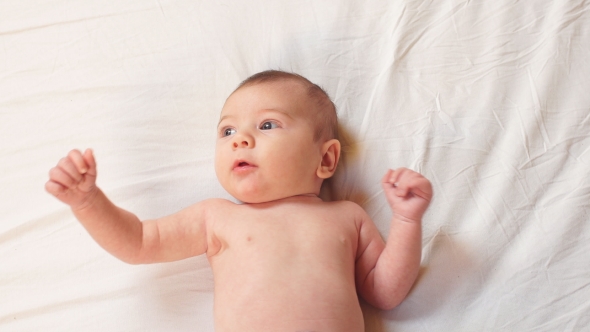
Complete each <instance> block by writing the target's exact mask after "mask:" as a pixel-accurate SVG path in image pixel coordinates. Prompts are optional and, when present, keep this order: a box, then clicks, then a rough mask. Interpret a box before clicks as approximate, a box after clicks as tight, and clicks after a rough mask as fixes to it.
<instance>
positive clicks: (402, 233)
mask: <svg viewBox="0 0 590 332" xmlns="http://www.w3.org/2000/svg"><path fill="white" fill-rule="evenodd" d="M336 135H337V118H336V111H335V107H334V104H333V103H332V101H331V100H330V99H329V97H328V96H327V94H326V93H325V92H324V91H323V90H322V89H321V88H320V87H318V86H317V85H315V84H313V83H311V82H310V81H308V80H307V79H305V78H304V77H302V76H299V75H296V74H291V73H286V72H281V71H266V72H262V73H258V74H256V75H254V76H251V77H250V78H248V79H247V80H246V81H244V82H243V83H242V84H241V85H240V86H239V87H238V88H237V89H236V90H235V91H234V92H233V93H232V94H231V95H230V96H229V97H228V99H227V101H226V102H225V105H224V106H223V109H222V111H221V116H220V120H219V124H218V130H217V146H216V155H215V171H216V174H217V177H218V179H219V181H220V183H221V184H222V186H223V187H224V188H225V189H226V190H227V191H228V192H229V193H230V194H231V195H232V196H233V197H235V198H236V199H238V200H240V201H241V202H243V203H242V204H236V203H233V202H231V201H228V200H225V199H208V200H205V201H202V202H198V203H196V204H194V205H192V206H189V207H188V208H186V209H184V210H181V211H179V212H177V213H175V214H172V215H170V216H167V217H163V218H160V219H155V220H146V221H143V222H141V221H140V220H139V219H138V218H137V217H136V216H135V215H134V214H132V213H130V212H128V211H125V210H123V209H121V208H118V207H117V206H115V205H114V204H113V203H112V202H111V201H110V200H109V199H108V198H107V197H106V196H105V195H104V193H103V192H102V191H101V190H100V189H99V188H98V187H97V186H96V184H95V181H96V175H97V171H96V162H95V159H94V156H93V153H92V151H91V150H86V151H85V152H84V153H83V154H82V153H81V152H80V151H77V150H73V151H71V152H70V153H69V154H68V156H67V157H65V158H63V159H61V160H60V161H59V163H58V164H57V166H56V167H54V168H52V169H51V171H50V173H49V174H50V179H49V181H48V182H47V184H46V186H45V187H46V190H47V191H48V192H49V193H51V194H53V195H54V196H55V197H57V198H58V199H59V200H61V201H62V202H64V203H66V204H68V205H69V206H70V207H71V209H72V211H73V213H74V214H75V216H76V217H77V219H78V220H79V221H80V222H81V223H82V225H83V226H84V227H85V228H86V229H87V230H88V232H89V233H90V235H91V236H92V237H93V238H94V239H95V240H96V241H97V242H98V244H100V245H101V246H102V247H103V248H104V249H105V250H107V251H108V252H109V253H111V254H112V255H114V256H115V257H117V258H119V259H121V260H123V261H125V262H128V263H131V264H140V263H155V262H169V261H174V260H179V259H184V258H187V257H192V256H197V255H202V254H206V255H207V258H208V260H209V262H210V264H211V267H212V269H213V275H214V282H215V295H214V296H215V301H214V302H215V304H214V305H215V308H214V312H215V326H216V331H223V332H225V331H232V332H234V331H235V332H237V331H239V332H247V331H252V332H261V331H272V332H277V331H289V332H296V331H318V332H320V331H321V332H331V331H333V332H346V331H350V332H353V331H354V332H359V331H364V323H363V315H362V312H361V309H360V306H359V301H358V295H360V296H362V297H363V298H364V299H365V300H366V301H367V302H369V303H370V304H372V305H374V306H375V307H377V308H381V309H386V310H387V309H391V308H393V307H395V306H396V305H398V304H399V303H400V302H401V301H402V300H403V299H404V298H405V297H406V295H407V293H408V292H409V290H410V288H411V286H412V284H413V283H414V281H415V279H416V277H417V275H418V270H419V265H420V256H421V219H422V215H423V213H424V211H425V210H426V208H427V207H428V204H429V202H430V200H431V197H432V188H431V185H430V182H429V181H428V180H427V179H425V178H424V177H422V176H421V175H420V174H418V173H416V172H413V171H411V170H409V169H405V168H401V169H396V170H388V171H387V172H386V174H385V176H384V177H383V180H382V186H383V190H384V193H385V196H386V198H387V200H388V202H389V205H390V206H391V209H392V212H393V217H392V220H391V230H390V233H389V236H388V241H387V244H386V243H384V241H383V239H382V238H381V235H380V234H379V232H378V230H377V228H376V227H375V225H374V223H373V222H372V221H371V219H370V218H369V216H368V215H367V214H366V213H365V211H364V210H363V209H362V208H361V207H359V206H358V205H357V204H355V203H352V202H349V201H335V202H324V201H322V199H320V198H319V197H318V194H319V192H320V187H321V185H322V182H323V181H324V179H327V178H329V177H331V176H332V175H333V174H334V171H335V170H336V166H337V164H338V159H339V157H340V143H339V141H338V140H337V139H336ZM357 294H358V295H357Z"/></svg>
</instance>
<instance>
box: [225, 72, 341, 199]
mask: <svg viewBox="0 0 590 332" xmlns="http://www.w3.org/2000/svg"><path fill="white" fill-rule="evenodd" d="M337 128H338V124H337V117H336V109H335V107H334V104H333V103H332V101H331V100H330V98H329V97H328V95H327V94H326V93H325V92H324V91H323V90H322V89H321V88H320V87H319V86H317V85H315V84H313V83H311V82H310V81H308V80H307V79H306V78H304V77H302V76H299V75H297V74H292V73H286V72H281V71H265V72H261V73H258V74H255V75H253V76H251V77H249V78H248V79H246V80H245V81H244V82H242V83H241V84H240V85H239V86H238V88H237V89H236V90H235V91H234V92H233V93H232V94H231V95H230V96H229V97H228V98H227V100H226V102H225V105H224V106H223V109H222V111H221V116H220V121H219V125H218V128H217V129H218V130H217V146H216V153H215V171H216V173H217V177H218V178H219V181H220V182H221V185H222V186H223V187H224V188H225V189H226V190H227V191H228V192H229V193H230V194H231V195H232V196H234V197H235V198H237V199H239V200H240V201H243V202H246V203H260V202H268V201H273V200H277V199H282V198H286V197H291V196H297V195H318V194H319V191H320V187H321V185H322V182H323V180H324V179H327V178H329V177H331V176H332V175H333V174H334V171H335V170H336V165H337V164H338V159H339V157H340V143H339V142H338V140H337V139H336V138H337Z"/></svg>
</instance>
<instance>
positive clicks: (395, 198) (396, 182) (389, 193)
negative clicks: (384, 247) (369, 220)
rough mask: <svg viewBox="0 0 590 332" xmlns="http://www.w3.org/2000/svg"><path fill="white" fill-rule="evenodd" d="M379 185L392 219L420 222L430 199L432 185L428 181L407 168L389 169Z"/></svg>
mask: <svg viewBox="0 0 590 332" xmlns="http://www.w3.org/2000/svg"><path fill="white" fill-rule="evenodd" d="M381 185H382V187H383V191H384V192H385V196H386V197H387V201H388V202H389V205H390V206H391V210H392V211H393V213H394V217H397V218H400V219H402V220H405V221H408V222H420V220H421V219H422V215H423V214H424V211H426V208H428V205H429V204H430V200H431V199H432V185H431V184H430V181H428V179H426V178H425V177H423V176H422V175H421V174H420V173H416V172H414V171H412V170H409V169H407V168H398V169H396V170H391V169H390V170H388V171H387V173H386V174H385V176H384V177H383V179H382V180H381Z"/></svg>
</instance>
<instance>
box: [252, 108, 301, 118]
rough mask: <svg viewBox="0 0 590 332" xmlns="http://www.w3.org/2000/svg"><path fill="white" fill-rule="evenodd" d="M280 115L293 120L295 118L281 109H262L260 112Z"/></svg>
mask: <svg viewBox="0 0 590 332" xmlns="http://www.w3.org/2000/svg"><path fill="white" fill-rule="evenodd" d="M268 112H270V113H279V114H282V115H284V116H286V117H288V118H290V119H293V116H292V115H291V114H289V112H286V111H283V110H281V109H277V108H264V109H261V110H260V111H258V113H268Z"/></svg>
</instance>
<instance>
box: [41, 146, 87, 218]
mask: <svg viewBox="0 0 590 332" xmlns="http://www.w3.org/2000/svg"><path fill="white" fill-rule="evenodd" d="M45 190H47V191H48V192H49V193H50V194H52V195H53V196H55V197H57V199H59V200H60V201H62V202H64V203H66V204H68V205H69V206H70V207H71V208H72V209H73V210H79V209H83V208H84V207H85V206H87V204H89V202H90V200H91V199H92V198H93V197H94V196H95V194H96V191H97V187H96V162H95V160H94V155H93V154H92V150H90V149H87V150H86V151H85V152H84V154H82V153H81V152H80V151H78V150H72V151H70V153H68V155H67V156H66V157H64V158H62V159H61V160H60V161H59V162H58V163H57V165H56V166H55V167H54V168H52V169H51V170H50V171H49V181H47V183H46V184H45Z"/></svg>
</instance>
